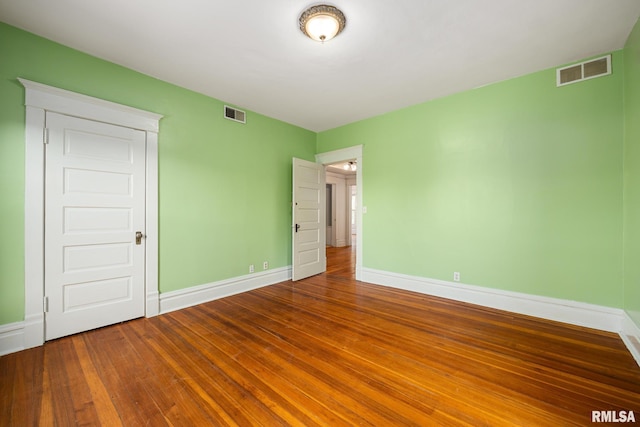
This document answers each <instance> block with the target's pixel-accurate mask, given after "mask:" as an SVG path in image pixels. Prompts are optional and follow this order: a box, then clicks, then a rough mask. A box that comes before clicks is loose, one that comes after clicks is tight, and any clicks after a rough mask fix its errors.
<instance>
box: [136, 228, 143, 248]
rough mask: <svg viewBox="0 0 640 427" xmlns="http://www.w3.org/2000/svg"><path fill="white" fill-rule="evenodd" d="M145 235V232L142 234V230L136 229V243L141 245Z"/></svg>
mask: <svg viewBox="0 0 640 427" xmlns="http://www.w3.org/2000/svg"><path fill="white" fill-rule="evenodd" d="M143 237H145V235H144V234H142V231H136V245H141V244H142V238H143Z"/></svg>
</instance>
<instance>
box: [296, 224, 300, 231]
mask: <svg viewBox="0 0 640 427" xmlns="http://www.w3.org/2000/svg"><path fill="white" fill-rule="evenodd" d="M298 230H300V224H296V233H297V232H298Z"/></svg>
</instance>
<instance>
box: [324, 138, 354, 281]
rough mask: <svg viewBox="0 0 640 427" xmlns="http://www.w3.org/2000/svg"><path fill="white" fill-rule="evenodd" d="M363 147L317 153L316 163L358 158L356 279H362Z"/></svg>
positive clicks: (326, 163) (325, 163)
mask: <svg viewBox="0 0 640 427" xmlns="http://www.w3.org/2000/svg"><path fill="white" fill-rule="evenodd" d="M362 147H363V146H362V145H356V146H353V147H348V148H343V149H341V150H335V151H327V152H325V153H319V154H316V163H321V164H323V165H329V164H331V163H337V162H343V161H346V160H352V159H356V164H357V165H358V168H357V169H356V185H357V187H358V193H357V194H356V201H357V203H358V207H357V210H356V228H357V230H358V232H357V234H356V280H362V235H363V234H364V233H363V231H364V229H363V227H362V193H363V192H364V191H363V184H362V168H363V164H362Z"/></svg>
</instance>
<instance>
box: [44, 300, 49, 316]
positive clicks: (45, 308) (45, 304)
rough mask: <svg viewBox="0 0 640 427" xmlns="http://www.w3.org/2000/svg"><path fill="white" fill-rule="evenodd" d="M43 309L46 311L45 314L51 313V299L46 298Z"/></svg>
mask: <svg viewBox="0 0 640 427" xmlns="http://www.w3.org/2000/svg"><path fill="white" fill-rule="evenodd" d="M42 308H43V309H44V312H45V313H48V312H49V297H44V301H43V305H42Z"/></svg>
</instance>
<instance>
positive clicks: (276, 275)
mask: <svg viewBox="0 0 640 427" xmlns="http://www.w3.org/2000/svg"><path fill="white" fill-rule="evenodd" d="M289 279H291V267H282V268H277V269H273V270H267V271H262V272H259V273H254V274H248V275H246V276H240V277H234V278H231V279H227V280H221V281H219V282H213V283H207V284H204V285H200V286H192V287H190V288H186V289H181V290H179V291H173V292H167V293H162V294H160V314H162V313H168V312H170V311H174V310H179V309H181V308H186V307H191V306H194V305H198V304H202V303H204V302H208V301H213V300H215V299H219V298H224V297H228V296H231V295H235V294H239V293H241V292H246V291H250V290H252V289H257V288H261V287H263V286H268V285H273V284H274V283H279V282H284V281H286V280H289Z"/></svg>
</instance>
